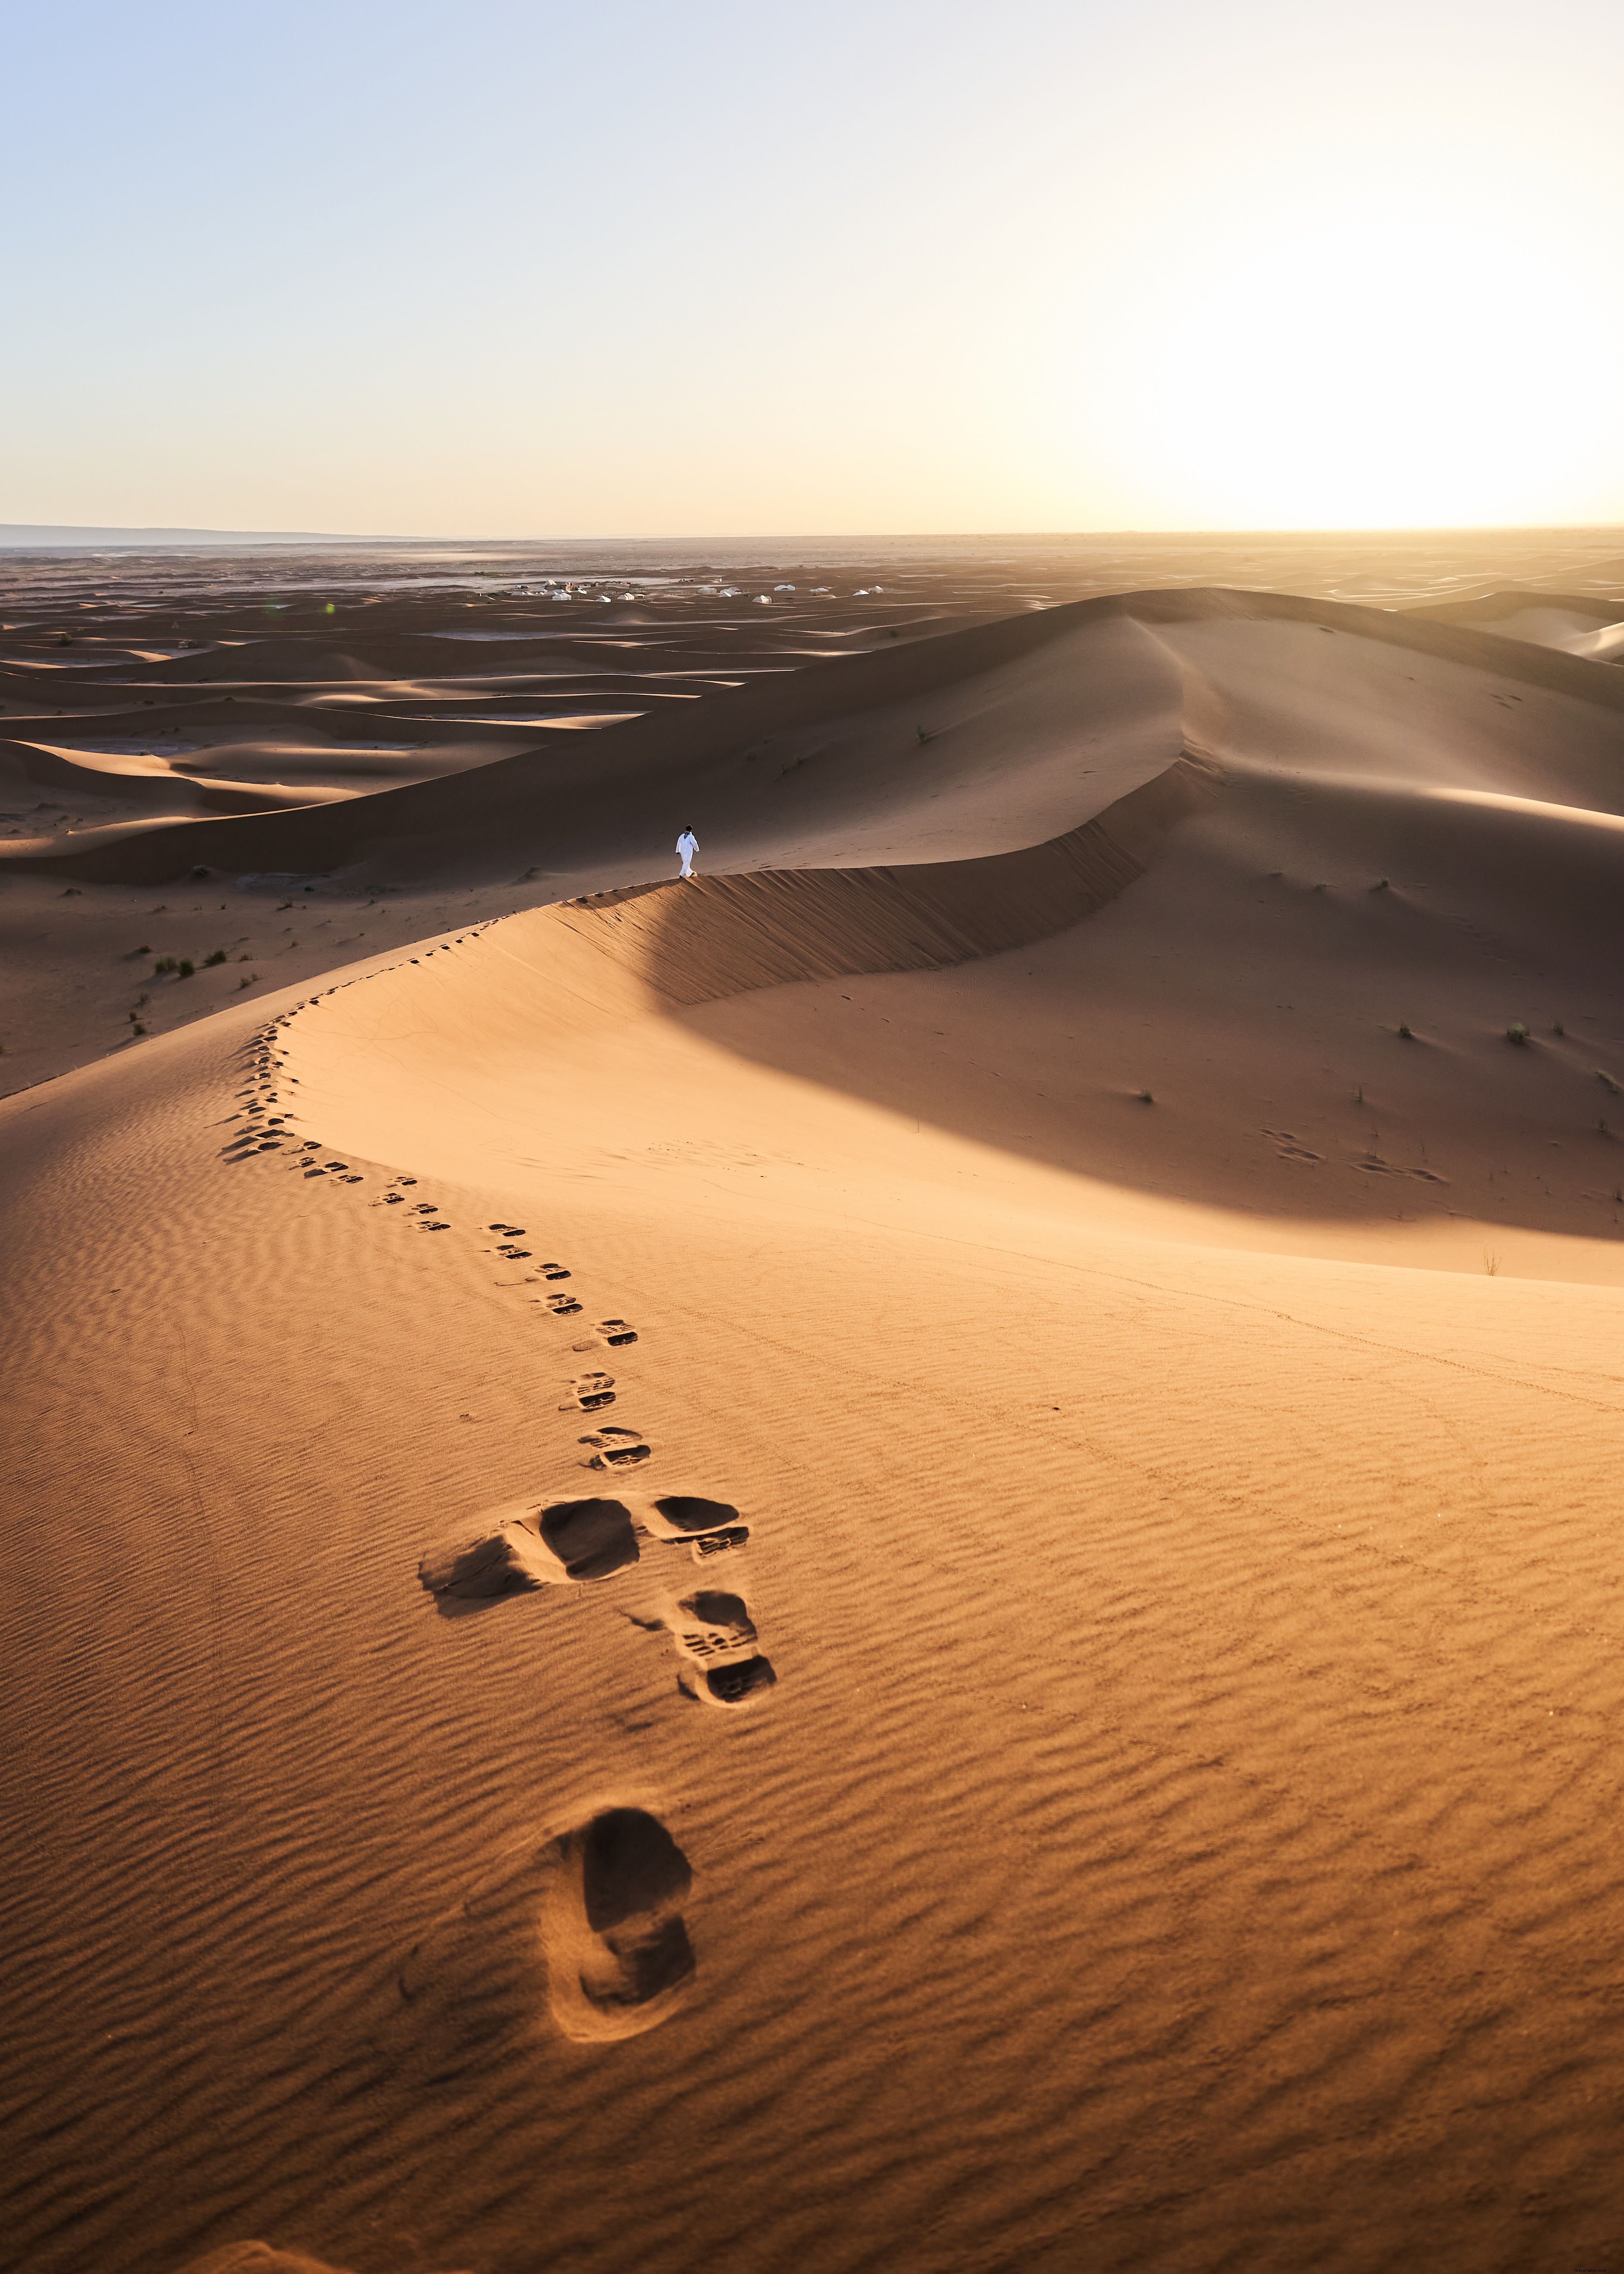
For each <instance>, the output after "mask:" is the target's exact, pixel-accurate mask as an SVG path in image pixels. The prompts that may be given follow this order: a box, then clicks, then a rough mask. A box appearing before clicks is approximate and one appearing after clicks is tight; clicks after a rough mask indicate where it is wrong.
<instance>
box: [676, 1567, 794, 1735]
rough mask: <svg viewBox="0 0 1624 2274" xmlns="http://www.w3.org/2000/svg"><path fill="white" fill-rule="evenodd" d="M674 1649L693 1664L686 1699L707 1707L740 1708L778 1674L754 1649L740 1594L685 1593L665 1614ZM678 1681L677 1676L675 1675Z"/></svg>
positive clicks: (710, 1590)
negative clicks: (693, 1681)
mask: <svg viewBox="0 0 1624 2274" xmlns="http://www.w3.org/2000/svg"><path fill="white" fill-rule="evenodd" d="M665 1625H666V1626H667V1627H668V1628H669V1629H670V1630H671V1633H672V1635H673V1638H674V1639H675V1642H676V1645H677V1647H678V1649H679V1650H680V1652H681V1653H683V1655H684V1657H686V1658H689V1659H692V1660H694V1661H695V1674H694V1678H695V1684H696V1687H693V1688H690V1686H689V1684H688V1683H687V1682H685V1681H683V1682H680V1686H681V1689H682V1690H683V1693H684V1695H685V1696H687V1697H689V1698H697V1699H699V1701H700V1702H701V1703H702V1704H703V1705H707V1706H743V1705H746V1704H748V1702H749V1700H750V1699H751V1698H762V1697H763V1696H764V1695H765V1694H766V1692H767V1691H768V1690H771V1689H772V1687H773V1686H774V1684H775V1683H777V1681H778V1675H776V1674H775V1673H774V1671H773V1668H772V1662H771V1660H770V1659H768V1658H765V1657H763V1654H762V1653H761V1652H760V1651H759V1650H757V1648H756V1622H755V1620H754V1619H752V1617H751V1616H750V1613H749V1608H748V1605H747V1603H746V1602H745V1600H744V1597H743V1596H742V1595H733V1594H726V1593H722V1592H721V1591H720V1590H719V1589H716V1588H704V1589H702V1590H701V1591H700V1592H699V1593H696V1594H693V1595H685V1596H684V1597H683V1599H682V1600H681V1601H680V1603H678V1604H677V1605H676V1606H675V1608H674V1609H673V1610H671V1611H668V1612H667V1613H666V1615H665ZM679 1680H680V1677H679Z"/></svg>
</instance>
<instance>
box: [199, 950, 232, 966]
mask: <svg viewBox="0 0 1624 2274" xmlns="http://www.w3.org/2000/svg"><path fill="white" fill-rule="evenodd" d="M226 960H227V956H226V952H225V950H224V948H223V947H217V948H216V949H215V950H214V953H213V955H206V956H205V957H204V959H203V968H204V970H205V971H212V970H213V969H214V966H215V964H217V963H224V962H225V961H226Z"/></svg>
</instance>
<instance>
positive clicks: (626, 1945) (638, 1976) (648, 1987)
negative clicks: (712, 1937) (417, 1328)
mask: <svg viewBox="0 0 1624 2274" xmlns="http://www.w3.org/2000/svg"><path fill="white" fill-rule="evenodd" d="M693 1878H694V1875H693V1872H692V1871H691V1870H690V1869H689V1866H688V1858H687V1856H685V1855H684V1854H683V1853H682V1850H681V1849H680V1848H679V1847H678V1845H677V1843H676V1841H674V1840H673V1838H672V1836H671V1834H670V1833H669V1832H667V1830H666V1829H665V1826H664V1825H663V1824H662V1823H661V1822H660V1821H659V1819H658V1817H655V1816H650V1814H649V1813H648V1811H646V1810H645V1809H641V1808H606V1809H604V1810H603V1811H601V1812H600V1813H599V1814H598V1815H597V1816H594V1817H593V1818H590V1821H589V1822H587V1823H585V1824H583V1825H581V1826H577V1827H576V1829H575V1830H574V1831H572V1832H568V1833H566V1834H564V1836H563V1837H562V1839H560V1841H558V1843H557V1854H556V1868H555V1871H554V1874H553V1883H552V1886H550V1887H549V1889H548V1891H547V1894H546V1896H545V1899H544V1901H543V1906H542V1920H541V1939H542V1946H543V1948H544V1949H545V1953H546V1959H547V1979H548V1992H549V2002H550V2004H551V2006H552V2008H553V2020H554V2022H556V2023H557V2025H558V2027H559V2029H560V2030H561V2031H562V2033H563V2034H564V2036H565V2037H569V2038H572V2039H573V2040H574V2041H575V2043H576V2044H609V2043H612V2042H613V2040H615V2039H616V2038H620V2037H639V2036H641V2035H642V2033H643V2031H644V2030H645V2029H655V2028H657V2027H658V2024H659V2023H660V2022H664V2021H665V2020H666V2019H668V2018H669V2016H670V2015H671V2014H673V2012H674V2011H675V2010H676V2008H677V2007H678V2006H679V2005H680V2004H681V2002H682V2001H683V1999H685V1998H686V1997H687V1996H688V1993H689V1992H690V1991H691V1989H692V1987H693V1984H694V1980H695V1973H696V1970H697V1968H696V1962H695V1956H694V1946H693V1944H692V1943H691V1942H690V1941H689V1939H688V1928H687V1926H686V1924H684V1921H683V1917H682V1913H681V1909H680V1906H681V1904H682V1903H683V1901H685V1900H686V1898H687V1895H688V1889H689V1888H690V1886H692V1885H693Z"/></svg>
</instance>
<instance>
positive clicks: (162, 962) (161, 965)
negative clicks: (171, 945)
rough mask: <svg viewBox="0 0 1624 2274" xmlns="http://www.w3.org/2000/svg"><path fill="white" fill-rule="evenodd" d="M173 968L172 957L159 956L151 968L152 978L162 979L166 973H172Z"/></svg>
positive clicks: (173, 959)
mask: <svg viewBox="0 0 1624 2274" xmlns="http://www.w3.org/2000/svg"><path fill="white" fill-rule="evenodd" d="M174 968H175V958H174V957H173V956H172V955H161V956H160V957H159V958H158V960H157V961H156V963H154V966H153V977H154V979H162V977H163V975H164V973H165V972H166V971H173V970H174Z"/></svg>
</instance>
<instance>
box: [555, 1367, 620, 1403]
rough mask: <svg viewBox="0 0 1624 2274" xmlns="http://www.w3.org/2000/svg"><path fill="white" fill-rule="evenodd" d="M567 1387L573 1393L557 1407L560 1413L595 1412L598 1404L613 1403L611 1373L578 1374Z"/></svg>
mask: <svg viewBox="0 0 1624 2274" xmlns="http://www.w3.org/2000/svg"><path fill="white" fill-rule="evenodd" d="M569 1387H570V1389H571V1391H572V1393H573V1395H572V1396H570V1397H568V1398H566V1400H565V1401H564V1403H563V1404H562V1405H560V1407H559V1412H560V1413H595V1412H597V1411H598V1408H599V1407H600V1406H603V1405H613V1404H614V1376H613V1374H576V1375H575V1377H574V1378H573V1380H572V1381H571V1382H570V1385H569Z"/></svg>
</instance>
